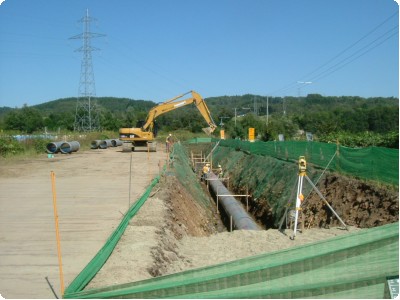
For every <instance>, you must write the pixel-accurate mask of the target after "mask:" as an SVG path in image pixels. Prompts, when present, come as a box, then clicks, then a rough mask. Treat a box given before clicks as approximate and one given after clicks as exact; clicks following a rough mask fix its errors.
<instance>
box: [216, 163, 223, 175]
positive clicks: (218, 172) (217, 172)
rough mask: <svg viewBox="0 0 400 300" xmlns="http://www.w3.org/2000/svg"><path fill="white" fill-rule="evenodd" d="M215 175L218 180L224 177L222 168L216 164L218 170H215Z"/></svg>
mask: <svg viewBox="0 0 400 300" xmlns="http://www.w3.org/2000/svg"><path fill="white" fill-rule="evenodd" d="M216 174H217V175H218V178H222V177H223V176H224V172H223V171H222V167H221V165H220V164H218V168H217V170H216Z"/></svg>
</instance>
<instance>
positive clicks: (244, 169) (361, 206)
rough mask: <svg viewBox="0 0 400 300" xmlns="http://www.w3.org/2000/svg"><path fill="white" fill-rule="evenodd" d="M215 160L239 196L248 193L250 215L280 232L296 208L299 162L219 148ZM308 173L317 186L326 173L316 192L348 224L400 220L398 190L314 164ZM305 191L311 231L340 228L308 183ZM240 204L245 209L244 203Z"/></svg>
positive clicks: (306, 222) (306, 216)
mask: <svg viewBox="0 0 400 300" xmlns="http://www.w3.org/2000/svg"><path fill="white" fill-rule="evenodd" d="M213 158H214V160H215V161H218V162H219V163H221V165H222V166H223V168H224V170H225V176H226V177H229V181H230V183H231V188H230V189H231V191H233V192H234V193H237V194H244V193H246V191H247V190H248V191H249V193H250V197H249V211H250V213H251V214H252V215H253V216H254V218H255V219H256V220H257V222H259V223H260V224H261V225H262V226H263V227H264V228H278V227H279V225H280V221H281V220H282V218H283V216H284V213H285V210H287V209H289V210H290V209H294V202H295V199H296V191H297V178H298V166H297V163H295V162H290V161H283V160H278V159H274V158H271V157H266V156H261V155H250V154H245V153H243V152H242V151H235V150H232V149H230V148H226V147H220V148H218V149H217V151H216V153H215V154H214V156H213ZM307 175H308V176H309V178H310V179H311V180H312V181H313V182H314V183H315V182H317V181H318V179H319V178H320V176H321V175H322V179H321V180H320V181H319V182H318V183H317V188H318V190H319V191H320V192H321V194H322V195H323V196H324V198H325V199H326V200H327V201H328V203H329V205H330V206H331V207H333V209H334V210H335V212H336V213H337V214H338V215H339V216H340V218H341V219H342V220H343V221H344V222H345V223H346V224H347V225H352V226H357V227H359V228H370V227H375V226H381V225H385V224H388V223H393V222H397V221H398V220H399V213H398V211H399V193H398V188H397V187H393V186H389V185H385V184H381V183H377V182H374V181H367V180H359V179H356V178H350V177H347V176H344V175H339V174H337V173H329V172H324V173H323V170H321V169H318V168H315V167H313V166H312V165H310V164H309V165H308V166H307ZM310 192H311V193H310ZM302 193H303V195H304V196H305V197H306V199H305V202H303V204H302V207H303V212H304V225H305V226H306V228H308V227H309V228H312V227H316V228H319V227H329V226H336V225H338V224H339V221H338V219H337V218H336V217H335V216H334V214H333V213H332V211H331V210H330V209H329V207H328V206H327V205H326V204H325V202H324V201H323V200H322V199H321V197H320V196H319V195H318V194H317V193H316V192H315V191H314V190H313V189H312V187H311V185H310V184H309V183H308V182H307V180H304V182H303V190H302ZM240 200H241V201H242V203H243V205H245V203H244V199H240Z"/></svg>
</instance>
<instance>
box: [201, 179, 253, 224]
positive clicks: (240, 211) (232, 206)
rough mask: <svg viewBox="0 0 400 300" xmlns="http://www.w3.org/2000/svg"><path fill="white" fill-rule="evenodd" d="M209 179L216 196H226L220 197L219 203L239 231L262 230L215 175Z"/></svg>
mask: <svg viewBox="0 0 400 300" xmlns="http://www.w3.org/2000/svg"><path fill="white" fill-rule="evenodd" d="M207 179H208V184H209V185H210V188H211V189H212V190H213V192H214V194H215V195H217V194H218V195H224V196H219V197H218V198H219V203H220V204H221V205H222V207H223V208H224V210H225V212H226V214H227V215H228V217H229V216H232V221H233V223H234V224H235V226H236V228H237V229H247V230H260V228H259V226H258V225H257V224H256V222H254V220H253V219H252V218H251V217H250V215H249V214H248V213H247V212H246V211H245V210H244V208H243V207H242V205H241V204H240V203H239V201H237V200H236V199H235V198H234V197H233V196H231V195H232V194H231V192H230V191H229V190H228V189H227V188H226V187H225V186H224V185H223V184H222V182H221V181H220V180H219V179H218V177H217V176H216V175H215V174H214V173H209V174H208V175H207Z"/></svg>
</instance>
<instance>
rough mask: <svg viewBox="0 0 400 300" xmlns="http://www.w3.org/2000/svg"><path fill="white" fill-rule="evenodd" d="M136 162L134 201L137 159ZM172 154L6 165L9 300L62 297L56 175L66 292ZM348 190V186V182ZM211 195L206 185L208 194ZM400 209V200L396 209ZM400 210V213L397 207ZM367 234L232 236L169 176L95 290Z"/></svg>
mask: <svg viewBox="0 0 400 300" xmlns="http://www.w3.org/2000/svg"><path fill="white" fill-rule="evenodd" d="M131 158H132V172H131V173H132V177H131V196H130V198H131V199H130V201H129V177H130V176H129V174H130V165H131V164H130V159H131ZM165 159H166V153H165V151H164V149H161V148H159V149H158V152H156V153H147V152H134V153H132V155H131V154H129V153H122V152H121V149H119V148H111V149H107V150H92V151H85V152H78V153H73V154H71V155H56V157H55V158H53V159H48V158H47V157H45V156H42V157H40V158H38V159H33V160H32V159H31V160H24V161H14V162H8V163H6V164H2V165H1V166H0V189H1V191H2V193H1V196H0V199H1V210H0V217H1V221H0V222H1V232H0V234H1V235H0V241H1V243H0V294H1V295H2V296H3V297H5V298H53V297H54V295H53V293H52V291H51V289H50V287H49V284H48V283H47V281H46V277H47V278H48V280H49V282H50V283H51V284H52V286H53V287H54V289H55V291H56V292H57V293H58V294H59V293H60V292H59V291H60V284H59V277H58V274H59V273H58V261H57V244H56V238H55V229H54V228H55V226H54V216H53V205H52V190H51V182H50V171H54V172H55V173H56V185H57V201H58V214H59V221H60V235H61V248H62V258H63V270H64V278H65V286H68V284H69V283H70V282H71V281H72V280H73V279H74V278H75V276H76V275H77V274H78V273H79V272H80V271H81V270H82V269H83V268H84V267H85V265H86V264H87V263H88V262H89V261H90V260H91V258H92V257H93V256H94V255H95V254H96V253H97V251H98V250H99V249H100V248H101V247H102V246H103V244H104V243H105V241H106V240H107V238H108V237H109V235H110V234H111V233H112V231H113V230H114V229H115V227H116V226H117V225H118V224H119V222H120V220H121V217H122V215H123V213H124V212H125V211H126V209H127V207H128V205H129V202H130V203H133V202H134V201H135V200H136V199H138V197H139V196H140V195H141V194H142V193H143V192H144V190H145V188H146V187H147V186H148V184H149V183H150V181H151V179H153V178H154V177H155V176H156V175H157V174H159V171H160V163H161V164H163V163H164V162H165ZM343 184H346V183H345V182H343ZM204 189H205V186H204ZM397 203H398V200H397ZM397 205H398V204H397ZM397 207H398V206H397ZM357 230H360V229H359V228H356V227H353V226H350V227H349V231H346V230H343V229H340V228H338V227H334V226H330V227H329V228H328V227H326V228H310V229H307V230H304V231H303V232H302V233H298V236H297V237H296V239H295V240H291V239H290V238H289V235H291V234H292V232H290V231H288V230H286V235H285V234H283V233H281V232H279V231H278V230H276V229H269V230H260V231H245V230H235V231H233V232H228V231H227V230H226V228H225V227H224V225H223V224H222V222H221V221H220V220H219V218H218V214H217V213H216V211H215V207H212V213H211V214H210V212H209V211H205V208H204V207H203V206H201V205H199V204H198V202H197V201H195V200H194V198H193V195H192V194H190V193H188V192H187V187H185V186H184V185H182V184H181V183H180V182H179V181H178V179H177V178H176V177H175V176H174V170H173V168H172V169H170V170H167V172H166V173H165V175H163V176H161V179H160V183H159V184H157V185H156V186H155V188H154V189H153V191H152V193H151V194H150V197H149V198H148V200H147V201H146V203H145V204H144V205H143V206H142V208H141V209H140V211H139V212H138V214H137V215H136V216H135V217H134V218H133V219H132V220H131V221H130V224H129V226H128V227H127V229H126V231H125V233H124V235H123V236H122V238H121V240H120V242H119V243H118V245H117V246H116V248H115V249H114V252H113V253H112V255H111V257H110V258H109V259H108V261H107V262H106V264H105V265H104V266H103V268H102V269H101V270H100V272H99V273H98V274H97V275H96V277H95V278H94V279H93V280H92V282H90V283H89V285H88V286H87V287H86V288H87V289H90V288H97V287H105V286H110V285H114V284H121V283H128V282H133V281H138V280H143V279H147V278H152V277H154V276H160V275H166V274H170V273H175V272H179V271H183V270H188V269H192V268H197V267H203V266H207V265H214V264H218V263H222V262H227V261H231V260H236V259H239V258H242V257H246V256H251V255H256V254H259V253H264V252H268V251H275V250H280V249H284V248H288V247H294V246H297V245H300V244H305V243H311V242H314V241H318V240H322V239H327V238H330V237H333V236H336V235H340V234H348V233H349V232H354V231H357Z"/></svg>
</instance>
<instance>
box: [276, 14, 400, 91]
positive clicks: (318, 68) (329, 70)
mask: <svg viewBox="0 0 400 300" xmlns="http://www.w3.org/2000/svg"><path fill="white" fill-rule="evenodd" d="M396 15H398V12H395V13H394V14H392V15H390V16H389V17H388V18H386V19H385V20H384V21H383V22H381V23H380V24H378V25H377V26H375V27H374V28H373V29H372V30H370V31H369V32H368V33H367V34H365V35H364V36H362V37H361V38H360V39H358V40H357V41H356V42H354V43H352V44H351V45H350V46H348V47H346V48H345V49H344V50H342V51H340V52H339V53H338V54H336V55H335V56H334V57H332V58H331V59H329V60H328V61H327V62H326V63H324V64H322V65H321V66H319V67H317V68H316V69H314V70H313V71H311V72H309V73H308V74H307V75H304V76H302V77H301V78H306V79H307V81H313V82H315V81H317V80H321V79H322V78H325V77H327V76H328V75H331V74H332V73H334V72H336V71H338V70H340V69H342V68H343V67H344V66H346V65H348V64H349V63H351V62H353V61H354V60H356V59H358V58H359V57H361V56H363V55H365V54H366V53H368V52H369V51H371V50H372V49H374V48H376V47H378V46H379V45H381V44H382V43H384V42H385V41H386V40H388V39H390V38H392V37H393V36H395V34H396V32H395V33H393V34H391V35H390V36H389V37H387V38H385V39H384V40H383V41H381V42H379V43H378V44H376V45H375V46H372V44H373V43H375V42H377V41H378V40H380V39H382V38H383V37H384V36H385V35H387V34H388V33H390V32H391V31H393V30H395V29H398V25H396V26H395V27H393V28H391V29H390V30H388V31H386V32H385V33H384V34H382V35H380V36H379V37H378V38H376V39H375V40H373V41H372V42H370V43H368V44H367V45H365V46H363V47H362V48H360V49H358V50H356V51H355V52H353V53H352V54H351V55H350V56H347V57H346V58H344V59H342V60H341V61H340V62H338V63H336V64H334V65H333V66H331V67H329V68H328V69H326V70H324V71H322V72H320V73H318V74H317V75H315V76H314V77H311V78H310V77H308V76H310V75H311V74H314V73H316V72H317V71H318V70H321V69H322V68H324V67H325V66H327V65H328V64H330V63H331V62H332V61H334V60H335V59H337V58H338V57H340V56H341V55H343V54H344V53H346V52H347V51H348V50H350V49H351V48H353V47H354V46H355V45H357V44H358V43H360V42H361V41H362V40H364V39H365V38H367V37H368V36H370V35H371V34H372V33H373V32H375V31H376V30H377V29H378V28H380V27H381V26H382V25H384V24H385V23H387V22H388V21H389V20H390V19H392V18H393V17H394V16H396ZM370 46H371V48H369V49H367V50H366V51H364V52H363V53H361V54H360V55H358V56H356V57H355V58H353V59H351V58H352V57H353V56H354V55H356V54H357V53H359V52H360V51H363V50H364V49H366V48H368V47H370ZM349 59H351V60H350V61H348V62H347V63H345V64H343V65H342V66H339V65H340V64H342V63H343V62H345V61H346V60H349ZM335 67H337V68H336V69H334V68H335ZM332 69H334V70H332ZM327 72H328V73H327ZM324 74H325V75H324ZM306 79H304V80H306ZM297 85H298V81H294V82H292V83H290V84H288V85H286V86H285V87H283V88H280V89H278V90H276V91H274V92H272V93H270V94H269V95H274V94H277V93H282V92H286V91H288V90H291V89H293V88H295V87H296V86H297Z"/></svg>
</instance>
